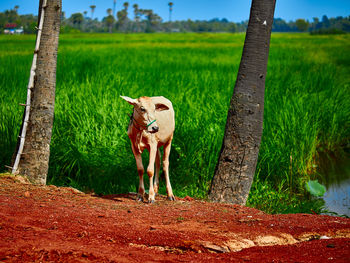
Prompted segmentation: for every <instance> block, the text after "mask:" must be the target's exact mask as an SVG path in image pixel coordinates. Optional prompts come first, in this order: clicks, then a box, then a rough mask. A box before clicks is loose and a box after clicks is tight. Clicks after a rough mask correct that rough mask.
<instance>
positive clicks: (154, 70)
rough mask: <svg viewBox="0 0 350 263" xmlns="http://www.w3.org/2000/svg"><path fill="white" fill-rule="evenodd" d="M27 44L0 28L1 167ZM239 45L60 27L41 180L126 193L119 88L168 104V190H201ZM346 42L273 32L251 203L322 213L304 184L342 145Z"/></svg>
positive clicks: (210, 168) (126, 152)
mask: <svg viewBox="0 0 350 263" xmlns="http://www.w3.org/2000/svg"><path fill="white" fill-rule="evenodd" d="M34 43H35V36H32V35H23V36H4V35H0V165H1V167H0V171H3V170H5V168H4V165H6V164H7V165H8V164H10V162H11V156H12V154H13V152H14V149H15V145H16V137H17V136H18V133H19V128H20V124H21V120H22V114H23V108H22V107H21V106H19V103H24V102H25V100H26V86H27V82H28V78H29V70H30V66H31V60H32V56H33V50H34ZM243 43H244V34H193V33H188V34H186V33H181V34H180V33H179V34H76V35H61V36H60V44H59V51H58V52H59V54H58V64H57V88H56V107H55V121H54V130H53V138H52V143H51V157H50V171H49V178H48V182H49V183H50V184H56V185H71V186H73V187H76V188H79V189H81V190H86V191H92V190H93V191H94V192H96V193H104V194H111V193H121V192H128V191H132V192H135V191H136V189H137V185H138V176H137V171H136V165H135V161H134V157H133V154H132V151H131V148H130V142H129V139H128V137H127V134H126V130H127V125H128V121H129V117H128V113H131V110H132V109H131V106H130V105H129V104H127V103H126V102H125V101H123V100H122V99H120V98H119V96H120V95H126V96H130V97H139V96H155V95H163V96H165V97H167V98H169V99H170V100H171V101H172V102H173V105H174V109H175V113H176V130H175V137H174V141H173V147H172V151H171V156H170V177H171V181H172V185H173V190H174V193H175V195H177V196H180V197H183V196H186V195H190V196H194V197H197V198H206V194H207V191H208V188H209V186H210V182H211V179H212V175H213V173H214V169H215V165H216V161H217V158H218V154H219V151H220V147H221V142H222V138H223V133H224V127H225V121H226V114H227V110H228V106H229V101H230V98H231V95H232V92H233V87H234V83H235V79H236V76H237V71H238V66H239V62H240V57H241V52H242V48H243ZM349 43H350V35H349V34H346V35H332V36H324V35H323V36H315V35H314V36H310V35H308V34H277V33H276V34H272V38H271V46H270V56H269V63H268V73H267V80H266V96H265V113H264V133H263V138H262V144H261V149H260V154H259V162H258V167H257V170H256V175H255V180H254V183H253V186H252V191H251V193H250V196H249V200H248V205H249V206H253V207H256V208H259V209H262V210H264V211H267V212H271V213H287V212H310V211H311V209H312V210H313V211H316V212H319V211H321V209H322V202H321V201H319V200H315V199H312V198H311V197H310V196H309V195H308V194H307V193H306V191H305V190H304V184H305V182H306V181H308V180H309V179H315V178H317V173H316V170H317V167H318V165H319V163H318V153H319V152H326V153H332V154H333V153H336V154H341V152H342V151H343V150H344V148H346V147H349V140H350V44H349ZM145 155H146V154H145ZM145 157H146V156H145ZM144 159H146V158H144ZM146 181H147V180H146ZM146 183H147V182H146ZM160 191H161V193H165V186H164V183H162V182H161V189H160Z"/></svg>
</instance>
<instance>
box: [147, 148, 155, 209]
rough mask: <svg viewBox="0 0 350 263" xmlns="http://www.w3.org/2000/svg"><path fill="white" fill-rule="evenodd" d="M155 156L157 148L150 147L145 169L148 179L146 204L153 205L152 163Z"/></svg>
mask: <svg viewBox="0 0 350 263" xmlns="http://www.w3.org/2000/svg"><path fill="white" fill-rule="evenodd" d="M156 155H157V146H155V147H152V146H151V147H150V151H149V163H148V167H147V174H148V177H149V191H148V203H154V201H155V193H154V186H153V179H154V178H153V176H154V161H155V159H156Z"/></svg>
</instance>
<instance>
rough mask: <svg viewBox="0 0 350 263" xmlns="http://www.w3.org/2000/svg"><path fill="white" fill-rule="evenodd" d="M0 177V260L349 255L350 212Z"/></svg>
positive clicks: (336, 258) (322, 258) (345, 258)
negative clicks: (276, 210)
mask: <svg viewBox="0 0 350 263" xmlns="http://www.w3.org/2000/svg"><path fill="white" fill-rule="evenodd" d="M134 199H135V196H134V195H133V194H129V195H115V196H103V197H98V196H92V195H87V194H83V193H80V192H78V191H76V190H74V189H71V188H57V187H55V186H45V187H39V186H33V185H30V184H26V183H23V182H22V183H21V182H18V179H17V178H14V177H9V176H2V177H0V262H48V261H51V262H328V261H330V262H350V261H349V259H350V219H345V218H339V217H330V216H319V215H306V214H290V215H268V214H265V213H263V212H261V211H258V210H256V209H252V208H246V207H241V206H236V205H227V204H214V203H207V202H202V201H194V200H192V199H191V198H185V199H182V200H178V201H176V202H169V201H165V200H164V198H163V197H158V198H157V202H156V204H153V205H148V204H145V203H138V202H136V201H135V200H134Z"/></svg>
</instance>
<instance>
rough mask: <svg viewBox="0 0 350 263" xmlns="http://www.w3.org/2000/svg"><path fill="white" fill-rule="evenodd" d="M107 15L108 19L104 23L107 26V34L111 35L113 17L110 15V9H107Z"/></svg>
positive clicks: (111, 12)
mask: <svg viewBox="0 0 350 263" xmlns="http://www.w3.org/2000/svg"><path fill="white" fill-rule="evenodd" d="M107 14H108V17H107V18H106V23H107V25H108V31H109V33H112V27H113V24H114V16H113V15H112V14H113V10H112V8H108V9H107Z"/></svg>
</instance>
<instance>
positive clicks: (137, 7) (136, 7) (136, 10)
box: [132, 4, 139, 22]
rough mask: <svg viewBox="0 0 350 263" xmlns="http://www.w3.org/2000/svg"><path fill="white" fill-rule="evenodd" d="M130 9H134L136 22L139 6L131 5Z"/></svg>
mask: <svg viewBox="0 0 350 263" xmlns="http://www.w3.org/2000/svg"><path fill="white" fill-rule="evenodd" d="M132 7H133V8H134V19H135V21H136V22H137V19H138V13H139V5H138V4H133V6H132Z"/></svg>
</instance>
